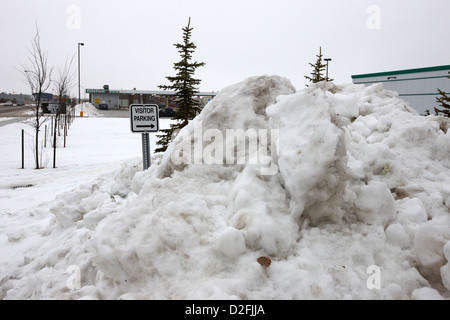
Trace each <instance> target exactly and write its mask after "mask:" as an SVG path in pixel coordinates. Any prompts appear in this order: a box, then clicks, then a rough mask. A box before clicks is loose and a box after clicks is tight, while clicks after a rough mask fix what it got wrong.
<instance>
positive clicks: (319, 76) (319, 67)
mask: <svg viewBox="0 0 450 320" xmlns="http://www.w3.org/2000/svg"><path fill="white" fill-rule="evenodd" d="M316 57H317V61H316V63H315V64H312V63H310V64H309V65H310V66H311V67H313V72H311V77H308V76H305V78H306V79H308V80H309V81H310V82H312V83H317V82H320V81H333V80H334V79H330V78H328V77H327V76H324V75H323V71H324V70H325V69H326V64H323V62H322V47H319V54H318V55H317V56H316ZM306 86H308V85H306Z"/></svg>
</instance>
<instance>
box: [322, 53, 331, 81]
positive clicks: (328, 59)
mask: <svg viewBox="0 0 450 320" xmlns="http://www.w3.org/2000/svg"><path fill="white" fill-rule="evenodd" d="M323 60H325V61H326V62H327V78H326V80H327V81H328V61H331V58H325V59H323Z"/></svg>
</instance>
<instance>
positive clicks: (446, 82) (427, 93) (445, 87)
mask: <svg viewBox="0 0 450 320" xmlns="http://www.w3.org/2000/svg"><path fill="white" fill-rule="evenodd" d="M449 77H450V65H445V66H436V67H429V68H419V69H408V70H397V71H387V72H379V73H368V74H358V75H353V76H352V81H353V83H355V84H365V85H371V84H374V83H379V82H381V83H383V87H384V88H385V89H388V90H393V91H397V92H398V94H399V96H400V98H402V99H403V100H405V101H406V102H408V103H409V105H410V106H411V107H412V108H414V109H415V110H417V111H418V112H419V113H420V114H426V113H427V110H428V111H429V112H430V114H434V107H438V108H440V107H439V104H438V103H437V102H436V97H438V96H439V93H438V92H437V89H438V88H439V89H440V90H442V91H443V92H445V93H450V78H449Z"/></svg>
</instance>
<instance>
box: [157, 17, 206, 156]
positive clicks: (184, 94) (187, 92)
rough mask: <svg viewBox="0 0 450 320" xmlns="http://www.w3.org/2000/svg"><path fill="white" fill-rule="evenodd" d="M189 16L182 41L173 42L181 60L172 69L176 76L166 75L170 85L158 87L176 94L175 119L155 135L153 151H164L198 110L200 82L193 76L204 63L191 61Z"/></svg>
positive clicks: (191, 47)
mask: <svg viewBox="0 0 450 320" xmlns="http://www.w3.org/2000/svg"><path fill="white" fill-rule="evenodd" d="M190 24H191V18H189V21H188V24H187V26H186V27H184V28H183V43H177V44H174V46H175V47H176V48H177V49H178V52H179V53H180V57H181V61H179V62H176V63H174V69H175V71H177V74H176V76H173V77H172V76H168V77H166V79H167V80H169V81H170V82H171V85H160V86H158V87H159V88H160V89H164V90H174V91H175V94H176V99H175V102H176V103H177V106H178V109H177V111H176V112H175V115H174V117H173V119H174V120H177V122H176V123H175V124H171V125H170V128H169V129H163V130H161V131H162V132H163V134H161V135H157V137H158V138H159V140H158V141H157V142H156V144H157V145H158V146H160V147H159V148H157V149H155V152H164V151H166V149H167V146H168V145H169V143H170V142H171V141H172V137H173V136H174V134H176V133H177V131H178V130H180V129H182V128H183V127H184V126H186V125H187V124H188V123H189V120H191V119H193V118H194V117H195V116H196V115H197V113H198V112H200V110H201V109H200V107H199V106H200V101H199V100H198V99H196V98H195V96H196V94H197V93H198V91H197V89H196V86H198V85H199V84H200V82H201V80H199V79H195V78H193V75H194V72H195V69H197V68H198V67H202V66H204V65H205V63H204V62H191V59H192V53H193V52H194V51H195V49H196V48H197V47H196V46H195V44H194V43H193V42H191V41H190V38H191V33H192V29H193V28H192V27H190Z"/></svg>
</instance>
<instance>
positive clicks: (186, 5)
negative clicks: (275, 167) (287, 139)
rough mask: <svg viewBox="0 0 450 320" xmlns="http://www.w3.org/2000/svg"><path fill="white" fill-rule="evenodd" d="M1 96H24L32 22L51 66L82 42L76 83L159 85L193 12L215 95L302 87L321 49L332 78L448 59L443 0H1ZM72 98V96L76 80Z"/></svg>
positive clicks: (195, 37)
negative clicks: (265, 80) (249, 81)
mask: <svg viewBox="0 0 450 320" xmlns="http://www.w3.org/2000/svg"><path fill="white" fill-rule="evenodd" d="M0 12H1V13H2V14H1V18H0V36H1V42H2V45H1V47H2V49H1V53H0V55H1V59H0V75H1V76H0V92H2V91H6V92H16V93H20V92H22V93H29V88H28V87H27V85H26V84H25V83H24V81H23V76H22V75H21V74H20V73H19V72H18V71H17V69H16V68H17V67H19V65H20V62H25V61H26V60H27V56H28V53H27V48H29V47H31V40H32V38H33V35H34V33H35V23H36V22H37V24H38V26H39V28H40V32H41V43H42V45H43V47H44V48H45V49H46V50H48V54H49V63H50V64H51V65H53V66H55V67H63V66H64V62H65V60H66V58H67V57H72V56H75V59H74V65H73V71H74V73H75V75H77V44H78V42H84V43H85V46H84V47H81V86H82V92H83V91H84V90H83V88H101V87H102V86H103V85H105V84H109V86H110V88H111V89H133V88H137V89H142V90H145V89H148V90H157V89H158V88H157V86H158V85H162V84H169V83H168V81H167V80H166V79H165V77H166V76H173V75H175V72H174V70H173V63H174V62H178V61H179V60H180V56H179V53H178V52H177V50H176V48H175V47H174V46H173V44H174V43H180V42H182V28H183V27H184V26H186V24H187V22H188V18H189V17H191V26H192V27H193V28H194V29H193V32H192V38H191V40H192V41H193V42H194V43H195V45H196V46H197V49H196V51H195V53H194V56H193V60H196V61H199V62H205V63H206V65H205V66H204V67H201V68H198V69H197V71H196V74H195V76H196V77H197V78H199V79H201V80H202V82H201V84H200V87H199V89H200V90H201V91H219V90H220V89H221V88H223V87H225V86H228V85H230V84H233V83H235V82H238V81H241V80H243V79H245V78H246V77H250V76H256V75H262V74H269V75H273V74H275V75H280V76H284V77H286V78H288V79H289V80H291V82H292V84H293V85H294V86H295V87H296V88H297V89H303V88H304V87H305V84H307V80H306V79H305V78H304V76H305V75H310V72H311V71H312V69H311V67H310V66H309V63H310V62H311V63H314V62H315V61H316V54H318V51H319V47H320V46H322V53H323V55H324V58H332V61H331V62H330V64H329V76H330V77H332V78H334V79H335V82H336V83H347V82H351V75H354V74H361V73H372V72H382V71H391V70H401V69H410V68H422V67H431V66H438V65H448V64H450V1H449V0H388V1H385V0H370V1H366V0H276V1H274V0H271V1H268V0H164V1H154V0H147V1H140V0H109V1H105V0H95V1H84V0H82V1H77V0H70V1H65V0H58V1H57V0H0ZM74 84H75V85H74V88H73V90H72V93H73V96H77V95H78V83H77V76H75V82H74Z"/></svg>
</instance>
